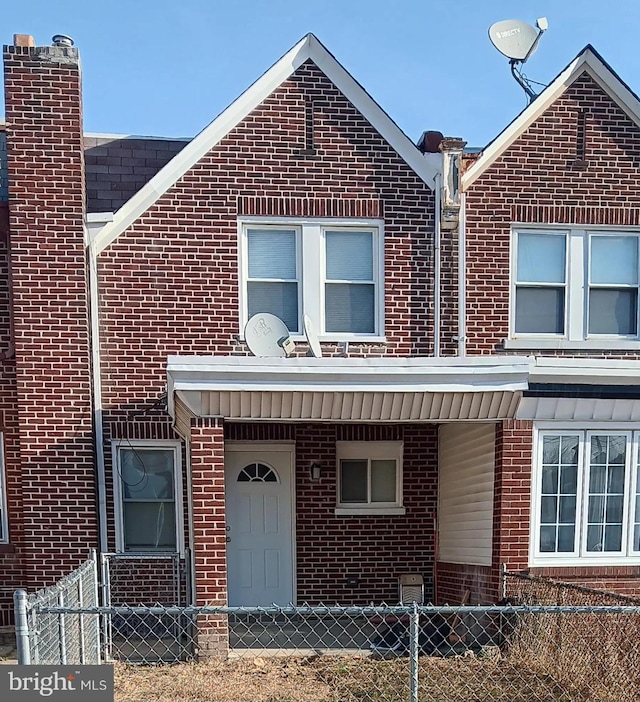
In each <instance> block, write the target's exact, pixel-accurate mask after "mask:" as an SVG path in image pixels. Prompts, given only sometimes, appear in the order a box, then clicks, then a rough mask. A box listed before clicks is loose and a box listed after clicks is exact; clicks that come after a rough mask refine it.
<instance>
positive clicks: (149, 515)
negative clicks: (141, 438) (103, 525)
mask: <svg viewBox="0 0 640 702" xmlns="http://www.w3.org/2000/svg"><path fill="white" fill-rule="evenodd" d="M113 458H114V466H115V471H114V488H115V489H114V493H115V499H116V539H117V549H118V550H119V551H133V552H155V551H170V552H177V551H181V550H182V548H181V546H182V537H181V535H180V532H181V528H180V525H181V523H182V520H181V513H182V510H181V494H182V493H181V487H180V486H181V480H180V448H179V445H178V444H176V443H173V442H171V443H167V444H157V443H147V442H135V443H132V442H126V443H124V442H118V443H114V456H113Z"/></svg>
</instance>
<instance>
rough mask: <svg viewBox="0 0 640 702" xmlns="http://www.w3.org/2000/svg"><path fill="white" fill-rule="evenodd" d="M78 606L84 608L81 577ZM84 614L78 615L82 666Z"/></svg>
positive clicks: (81, 661) (83, 657) (79, 579)
mask: <svg viewBox="0 0 640 702" xmlns="http://www.w3.org/2000/svg"><path fill="white" fill-rule="evenodd" d="M77 585H78V606H79V607H80V609H82V608H83V607H84V593H83V591H82V577H80V578H78V582H77ZM84 617H85V615H84V614H79V615H78V634H79V636H80V643H79V645H80V663H81V664H82V665H84V664H85V663H86V660H85V652H84V651H85V647H86V641H85V636H84Z"/></svg>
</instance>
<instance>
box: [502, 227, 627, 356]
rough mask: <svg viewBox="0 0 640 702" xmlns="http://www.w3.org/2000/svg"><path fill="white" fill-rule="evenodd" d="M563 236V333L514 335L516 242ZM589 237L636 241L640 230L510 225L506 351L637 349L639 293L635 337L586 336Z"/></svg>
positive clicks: (519, 333)
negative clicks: (520, 237)
mask: <svg viewBox="0 0 640 702" xmlns="http://www.w3.org/2000/svg"><path fill="white" fill-rule="evenodd" d="M522 233H524V234H526V233H532V234H555V235H559V234H565V235H566V237H567V248H566V255H565V266H566V275H565V333H564V334H530V333H522V332H518V333H516V331H515V321H516V320H515V315H516V309H515V308H516V305H515V299H516V298H515V293H516V283H517V280H516V279H517V274H516V271H517V262H518V259H517V255H518V253H517V241H518V234H522ZM590 235H598V236H603V235H610V236H620V235H625V236H634V235H635V236H636V237H638V240H639V250H640V228H638V227H629V226H619V227H618V226H616V227H612V226H604V225H588V226H585V225H571V224H563V225H557V226H554V225H547V224H544V225H542V224H541V225H535V224H533V225H532V224H513V225H512V227H511V244H510V251H511V256H510V266H509V336H508V338H507V339H505V340H504V348H505V349H514V350H515V349H560V350H561V349H603V350H631V349H636V350H637V349H640V293H639V296H638V316H639V320H638V323H637V334H636V336H633V337H632V336H628V335H625V336H623V335H619V336H618V335H607V334H588V332H587V323H588V318H587V314H588V300H589V290H588V282H589V271H588V265H589V258H588V255H586V254H587V253H588V251H589V243H590Z"/></svg>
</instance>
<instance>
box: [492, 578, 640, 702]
mask: <svg viewBox="0 0 640 702" xmlns="http://www.w3.org/2000/svg"><path fill="white" fill-rule="evenodd" d="M503 575H504V581H503V592H504V594H505V596H506V599H505V601H506V602H510V603H516V604H519V605H527V606H531V607H538V606H543V607H549V606H556V607H559V608H561V609H559V610H558V611H557V612H556V613H554V614H549V615H548V616H544V617H539V618H537V619H536V620H535V621H534V622H532V623H531V625H530V626H528V627H527V628H526V636H525V634H524V631H525V630H523V631H522V633H521V635H520V636H519V637H518V639H517V641H516V642H514V644H517V646H518V647H519V651H520V655H522V656H523V658H524V657H525V654H526V655H527V660H529V665H530V666H531V667H532V668H534V669H536V670H539V671H543V670H544V671H547V672H548V673H549V674H550V675H552V676H553V677H554V679H556V680H557V681H558V682H559V683H560V684H562V685H564V686H566V687H569V686H570V687H572V688H578V689H583V690H585V694H587V693H588V694H589V695H590V696H586V697H585V699H594V700H601V699H602V700H607V702H609V701H610V702H618V701H620V702H622V701H624V700H629V701H631V700H640V646H639V645H638V642H639V641H640V599H639V598H634V597H630V596H626V595H622V594H617V593H613V592H609V591H606V590H598V589H594V588H590V587H585V586H582V585H576V584H572V583H565V582H558V581H554V580H551V579H548V578H540V577H535V576H531V575H526V574H521V573H509V572H504V574H503ZM603 613H604V615H603ZM511 651H512V652H513V651H515V648H514V647H513V646H512V647H511Z"/></svg>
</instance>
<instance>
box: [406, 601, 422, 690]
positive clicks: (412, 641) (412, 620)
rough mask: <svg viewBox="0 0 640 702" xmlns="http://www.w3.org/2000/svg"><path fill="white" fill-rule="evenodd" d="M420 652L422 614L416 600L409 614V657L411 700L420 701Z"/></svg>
mask: <svg viewBox="0 0 640 702" xmlns="http://www.w3.org/2000/svg"><path fill="white" fill-rule="evenodd" d="M419 654H420V614H419V612H418V605H417V604H416V603H415V602H414V603H413V609H412V610H411V613H410V614H409V659H410V671H411V672H410V675H411V680H410V683H409V687H410V692H409V702H418V655H419Z"/></svg>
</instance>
